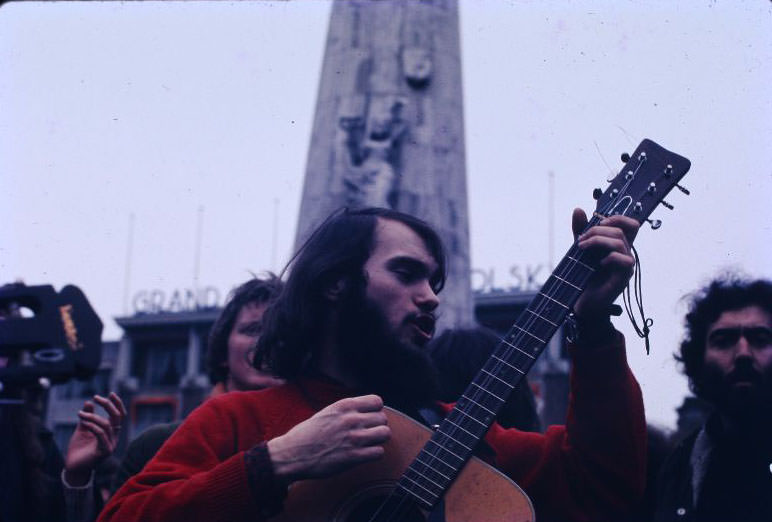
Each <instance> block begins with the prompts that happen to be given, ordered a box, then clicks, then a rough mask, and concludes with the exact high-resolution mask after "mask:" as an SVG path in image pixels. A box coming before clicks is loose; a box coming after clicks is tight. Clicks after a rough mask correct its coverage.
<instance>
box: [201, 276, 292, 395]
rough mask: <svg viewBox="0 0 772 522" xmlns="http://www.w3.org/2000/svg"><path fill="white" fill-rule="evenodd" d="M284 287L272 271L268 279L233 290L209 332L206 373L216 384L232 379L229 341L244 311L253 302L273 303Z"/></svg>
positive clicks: (256, 280)
mask: <svg viewBox="0 0 772 522" xmlns="http://www.w3.org/2000/svg"><path fill="white" fill-rule="evenodd" d="M281 287H282V283H281V280H280V279H279V278H278V277H276V275H274V274H272V273H270V272H268V273H267V274H266V275H265V276H262V277H253V278H252V279H250V280H249V281H247V282H245V283H242V284H241V285H239V286H238V287H237V288H235V289H234V290H233V291H231V293H230V295H229V297H228V301H227V303H226V304H225V306H224V307H223V309H222V312H220V315H219V316H218V317H217V320H216V321H215V322H214V324H213V325H212V329H211V330H210V332H209V343H208V345H207V350H206V370H207V373H208V374H209V380H210V381H211V383H212V384H217V383H219V382H225V380H226V379H227V378H228V371H229V370H228V367H227V362H228V338H229V337H230V335H231V330H233V326H234V324H235V323H236V318H237V317H238V315H239V312H240V311H241V309H242V308H243V307H244V306H245V305H247V304H249V303H255V304H263V303H269V302H270V301H271V300H273V299H274V298H275V297H276V296H277V295H279V292H280V291H281Z"/></svg>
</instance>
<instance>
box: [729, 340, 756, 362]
mask: <svg viewBox="0 0 772 522" xmlns="http://www.w3.org/2000/svg"><path fill="white" fill-rule="evenodd" d="M734 357H735V359H746V358H747V359H749V358H752V357H753V351H752V350H751V345H750V343H749V342H748V340H747V339H746V338H745V336H744V335H741V336H740V338H739V339H737V344H736V345H735V347H734Z"/></svg>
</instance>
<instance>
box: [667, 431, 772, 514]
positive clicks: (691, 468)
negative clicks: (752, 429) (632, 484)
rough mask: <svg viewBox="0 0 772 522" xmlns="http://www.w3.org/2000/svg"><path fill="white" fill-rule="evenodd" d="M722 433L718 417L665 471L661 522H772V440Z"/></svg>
mask: <svg viewBox="0 0 772 522" xmlns="http://www.w3.org/2000/svg"><path fill="white" fill-rule="evenodd" d="M764 440H765V438H764V437H747V438H742V439H739V438H737V437H730V436H727V435H725V434H724V433H722V430H721V428H720V422H719V419H718V417H716V416H713V417H711V418H710V419H708V422H707V423H706V424H705V426H703V427H702V428H701V429H699V430H697V431H696V432H694V433H692V434H691V435H690V436H688V437H686V438H685V439H684V440H683V441H681V442H680V443H679V444H678V445H677V446H676V447H675V449H674V450H673V452H672V453H671V454H670V456H669V457H668V458H667V459H666V460H665V463H664V464H663V466H662V470H661V471H660V475H659V481H658V492H657V509H656V513H655V516H654V520H655V521H656V522H693V521H700V522H702V521H717V522H718V521H721V522H729V521H742V522H756V521H758V522H762V521H763V522H769V521H770V520H772V441H770V440H769V438H766V441H767V442H766V443H765V442H754V441H764Z"/></svg>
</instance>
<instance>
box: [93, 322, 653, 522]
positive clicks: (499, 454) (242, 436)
mask: <svg viewBox="0 0 772 522" xmlns="http://www.w3.org/2000/svg"><path fill="white" fill-rule="evenodd" d="M576 352H577V353H576V355H575V357H574V366H573V368H572V373H571V395H570V402H569V412H568V418H567V422H566V425H565V426H551V427H549V428H548V429H547V431H546V433H544V434H539V433H526V432H521V431H518V430H515V429H510V430H506V429H503V428H501V427H500V426H498V425H497V424H496V425H494V426H493V427H492V428H491V429H490V431H489V432H488V435H487V436H486V442H487V443H488V444H489V445H490V446H491V447H492V448H493V450H494V451H495V453H496V456H495V461H496V462H495V463H496V466H497V467H498V468H499V469H500V470H501V471H502V472H504V473H506V474H507V475H509V476H510V477H511V478H512V479H513V480H515V481H516V482H518V483H519V484H520V486H521V487H523V489H524V490H525V491H526V493H527V494H528V495H529V497H530V498H531V500H532V501H533V504H534V507H535V510H536V515H537V518H538V519H539V520H540V521H542V520H593V521H597V520H619V519H624V513H625V512H626V511H627V510H628V509H630V508H631V507H632V506H633V505H634V504H635V503H636V501H637V500H638V498H639V497H640V495H641V494H642V492H643V487H644V481H645V460H646V426H645V419H644V414H643V402H642V399H641V394H640V389H639V387H638V384H637V383H636V381H635V379H634V377H633V376H632V374H631V373H630V370H629V368H628V367H627V362H626V359H625V354H624V340H623V338H622V336H621V334H618V335H617V340H616V342H615V343H614V344H613V345H611V346H606V347H601V348H595V349H592V350H587V349H581V350H576ZM350 394H351V392H350V391H348V390H346V389H345V388H342V387H341V386H339V385H336V384H333V383H330V382H325V381H320V380H302V381H297V382H294V383H290V384H287V385H284V386H281V387H278V388H272V389H268V390H262V391H257V392H233V393H228V394H226V395H223V396H220V397H214V398H212V399H210V400H208V401H206V402H205V403H204V404H202V405H201V406H200V407H199V408H198V409H197V410H195V411H194V412H193V413H191V414H190V416H189V417H188V419H187V420H186V421H185V422H184V423H183V424H182V425H181V426H180V427H179V428H178V429H177V430H176V431H175V432H174V435H173V436H172V437H171V438H170V439H169V440H168V441H167V442H166V443H165V444H164V446H163V447H162V448H161V450H160V451H159V452H158V454H157V455H156V456H155V457H154V458H153V459H152V460H151V461H150V462H149V463H148V465H147V466H146V467H145V469H144V470H143V471H142V472H141V473H140V474H138V475H135V476H134V477H133V478H132V479H131V480H129V481H128V482H127V483H126V484H124V486H123V487H122V488H121V489H120V490H119V491H118V492H117V493H116V494H115V496H113V498H112V499H111V500H110V502H109V503H108V505H107V506H106V507H105V509H104V511H103V512H102V514H101V515H100V518H99V521H100V522H107V521H111V522H116V521H143V522H149V521H155V520H158V521H167V522H168V521H174V520H179V521H184V522H194V521H199V520H200V521H206V522H210V521H216V520H222V521H232V520H256V519H258V520H259V519H260V517H259V516H257V514H258V513H260V512H261V511H262V509H261V508H262V507H263V505H264V504H265V503H267V502H268V500H269V496H270V495H272V494H274V492H275V491H276V486H277V485H276V484H275V482H274V483H270V481H271V479H272V477H271V474H270V473H267V474H264V476H263V479H262V480H263V482H262V483H258V484H257V487H255V484H254V482H253V484H252V487H250V485H249V483H248V479H247V469H246V465H245V452H246V451H247V450H249V449H251V448H253V447H254V446H255V445H256V444H259V443H261V442H263V441H268V440H270V439H272V438H274V437H277V436H279V435H282V434H284V433H286V432H287V431H288V430H289V429H290V428H291V427H293V426H295V425H296V424H298V423H300V422H302V421H303V420H305V419H307V418H308V417H310V416H311V415H313V414H314V413H315V412H317V411H318V410H320V409H321V408H323V407H324V406H326V405H328V404H330V403H332V402H334V401H336V400H338V399H341V398H343V397H346V396H347V395H350ZM265 475H267V477H268V479H266V478H265ZM266 480H267V481H268V482H266ZM263 495H266V496H265V497H264V496H263Z"/></svg>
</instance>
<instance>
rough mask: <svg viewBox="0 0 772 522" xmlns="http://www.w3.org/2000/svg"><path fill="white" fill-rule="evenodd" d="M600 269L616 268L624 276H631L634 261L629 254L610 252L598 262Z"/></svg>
mask: <svg viewBox="0 0 772 522" xmlns="http://www.w3.org/2000/svg"><path fill="white" fill-rule="evenodd" d="M600 265H601V266H602V267H610V268H617V269H619V270H620V271H622V272H624V273H625V274H632V271H633V266H635V259H634V258H633V256H631V255H629V254H622V253H621V252H612V253H610V254H609V255H607V256H606V257H604V258H603V259H601V261H600Z"/></svg>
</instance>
